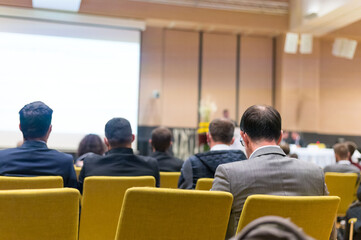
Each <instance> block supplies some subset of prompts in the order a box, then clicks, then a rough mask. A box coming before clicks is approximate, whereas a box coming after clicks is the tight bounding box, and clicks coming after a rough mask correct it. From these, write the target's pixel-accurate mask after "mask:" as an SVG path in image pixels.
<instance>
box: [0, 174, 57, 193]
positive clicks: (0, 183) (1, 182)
mask: <svg viewBox="0 0 361 240" xmlns="http://www.w3.org/2000/svg"><path fill="white" fill-rule="evenodd" d="M62 187H63V178H62V177H61V176H41V177H7V176H0V190H12V189H41V188H62Z"/></svg>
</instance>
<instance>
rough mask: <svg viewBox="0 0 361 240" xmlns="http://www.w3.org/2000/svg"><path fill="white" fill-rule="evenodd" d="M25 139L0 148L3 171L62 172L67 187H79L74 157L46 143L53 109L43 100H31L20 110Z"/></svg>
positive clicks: (10, 173) (17, 173) (12, 173)
mask: <svg viewBox="0 0 361 240" xmlns="http://www.w3.org/2000/svg"><path fill="white" fill-rule="evenodd" d="M19 114H20V130H21V132H22V133H23V139H24V143H23V144H22V145H21V146H20V147H17V148H10V149H6V150H2V151H0V175H3V176H62V177H63V181H64V187H73V188H77V185H78V183H77V180H76V174H75V170H74V166H73V157H72V156H71V155H69V154H65V153H61V152H58V151H56V150H53V149H49V148H48V147H47V141H48V138H49V135H50V133H51V129H52V125H51V119H52V114H53V110H52V109H51V108H49V107H48V106H47V105H45V104H44V103H43V102H39V101H38V102H32V103H29V104H27V105H25V106H24V107H23V108H22V109H21V110H20V112H19Z"/></svg>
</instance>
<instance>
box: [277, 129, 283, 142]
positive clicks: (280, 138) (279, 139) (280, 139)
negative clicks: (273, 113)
mask: <svg viewBox="0 0 361 240" xmlns="http://www.w3.org/2000/svg"><path fill="white" fill-rule="evenodd" d="M282 137H283V131H282V130H281V135H280V137H279V138H278V140H277V145H280V143H281V141H282Z"/></svg>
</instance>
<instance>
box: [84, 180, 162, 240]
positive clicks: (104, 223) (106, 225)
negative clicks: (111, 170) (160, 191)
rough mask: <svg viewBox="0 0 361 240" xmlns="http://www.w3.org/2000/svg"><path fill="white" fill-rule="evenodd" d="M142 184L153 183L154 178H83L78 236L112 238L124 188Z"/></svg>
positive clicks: (86, 239)
mask: <svg viewBox="0 0 361 240" xmlns="http://www.w3.org/2000/svg"><path fill="white" fill-rule="evenodd" d="M144 186H146V187H155V178H154V177H152V176H144V177H87V178H85V181H84V188H83V198H82V209H81V216H80V229H79V239H80V240H92V239H94V240H95V239H102V240H107V239H111V240H114V237H115V233H116V230H117V225H118V220H119V214H120V209H121V208H122V204H123V198H124V194H125V191H126V190H127V189H128V188H131V187H144ZM134 224H136V223H134ZM136 225H137V224H136Z"/></svg>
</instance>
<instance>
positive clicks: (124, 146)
mask: <svg viewBox="0 0 361 240" xmlns="http://www.w3.org/2000/svg"><path fill="white" fill-rule="evenodd" d="M115 148H132V144H126V145H116V146H110V145H109V146H108V151H110V150H112V149H115Z"/></svg>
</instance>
